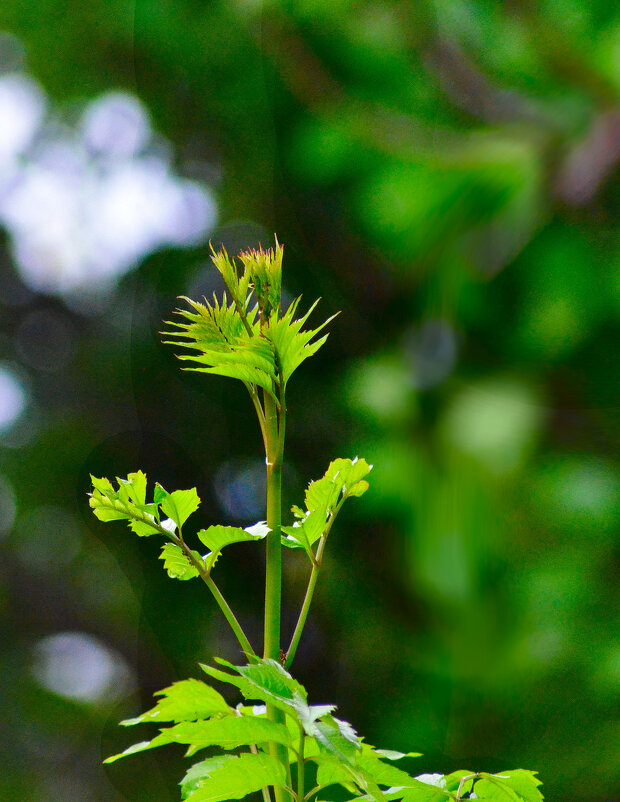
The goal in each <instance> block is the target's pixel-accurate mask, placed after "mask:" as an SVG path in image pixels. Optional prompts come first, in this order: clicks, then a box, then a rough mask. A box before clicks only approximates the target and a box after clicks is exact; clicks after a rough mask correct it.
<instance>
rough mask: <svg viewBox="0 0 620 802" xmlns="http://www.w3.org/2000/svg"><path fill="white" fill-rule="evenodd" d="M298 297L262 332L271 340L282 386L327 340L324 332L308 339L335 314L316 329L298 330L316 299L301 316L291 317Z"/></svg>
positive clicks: (272, 319)
mask: <svg viewBox="0 0 620 802" xmlns="http://www.w3.org/2000/svg"><path fill="white" fill-rule="evenodd" d="M299 300H300V299H299V298H297V299H296V300H294V301H293V302H292V303H291V304H290V306H289V307H288V309H287V310H286V312H285V313H284V314H283V315H282V317H281V318H279V319H278V318H276V317H275V316H272V317H271V318H270V320H269V325H268V326H267V330H266V332H265V334H266V336H267V337H268V338H269V340H270V341H271V342H272V343H273V346H274V350H275V353H276V355H277V364H278V367H279V371H280V376H281V381H282V384H283V386H284V387H286V384H287V382H288V380H289V379H290V378H291V376H292V375H293V373H294V371H295V370H297V368H298V367H299V366H300V365H301V363H302V362H303V361H304V360H306V359H308V357H310V356H312V355H313V354H315V353H316V352H317V351H318V350H319V348H320V347H321V346H322V345H323V343H324V342H325V341H326V340H327V335H325V336H323V337H321V338H320V339H318V340H314V342H311V341H312V340H313V338H314V337H315V336H316V335H317V334H318V333H319V332H320V331H321V329H323V328H324V327H325V326H326V325H327V324H328V323H329V322H330V321H331V320H333V319H334V317H336V316H335V315H333V316H332V317H330V318H329V319H328V320H326V321H325V322H324V323H322V324H321V325H320V326H318V327H317V328H316V329H310V330H308V331H302V330H301V327H302V326H303V325H304V324H305V322H306V321H307V319H308V317H309V316H310V314H311V313H312V311H313V310H314V308H315V307H316V305H317V303H318V301H315V303H314V304H313V305H312V306H311V307H310V309H309V310H308V312H307V313H306V314H305V315H304V316H303V317H301V318H299V319H298V320H294V315H295V312H296V311H297V306H298V305H299Z"/></svg>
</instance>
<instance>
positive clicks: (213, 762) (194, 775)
mask: <svg viewBox="0 0 620 802" xmlns="http://www.w3.org/2000/svg"><path fill="white" fill-rule="evenodd" d="M235 757H236V756H235V755H216V756H215V757H208V758H207V759H206V760H201V761H200V762H199V763H194V765H193V766H192V767H191V768H190V769H188V770H187V772H186V773H185V776H184V777H183V779H182V780H181V782H180V783H179V785H180V786H181V798H182V799H187V797H188V796H189V794H191V793H192V792H193V791H195V790H196V789H197V788H199V787H200V783H201V781H202V780H206V779H207V777H209V776H210V775H211V774H212V773H213V772H214V771H215V770H216V769H219V768H221V767H222V766H223V765H224V763H226V761H227V760H234V759H235Z"/></svg>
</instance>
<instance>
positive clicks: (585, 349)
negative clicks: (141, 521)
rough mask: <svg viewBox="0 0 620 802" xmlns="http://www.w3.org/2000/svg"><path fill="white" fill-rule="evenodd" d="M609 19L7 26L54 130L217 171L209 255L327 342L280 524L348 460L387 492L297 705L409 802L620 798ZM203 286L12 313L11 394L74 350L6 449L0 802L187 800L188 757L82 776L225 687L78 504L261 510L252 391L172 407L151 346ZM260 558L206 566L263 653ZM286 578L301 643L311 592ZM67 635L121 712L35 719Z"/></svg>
mask: <svg viewBox="0 0 620 802" xmlns="http://www.w3.org/2000/svg"><path fill="white" fill-rule="evenodd" d="M614 5H615V4H613V3H609V2H602V0H598V1H597V2H589V3H585V2H583V0H582V1H581V2H579V1H578V0H572V1H571V0H557V1H556V2H554V1H553V0H546V2H541V3H529V2H523V3H501V4H500V3H492V2H482V1H481V0H480V1H477V0H437V1H436V2H425V1H424V0H422V2H415V3H414V2H372V1H369V2H353V1H352V0H298V1H297V2H284V0H283V1H282V2H278V0H264V2H261V0H221V1H220V2H205V1H204V0H201V1H200V2H199V1H198V0H193V1H192V0H174V2H172V0H170V1H169V2H163V0H138V2H137V3H136V2H129V0H108V1H107V2H102V1H101V0H93V1H92V2H89V3H83V2H75V0H67V2H64V3H59V2H57V1H56V2H53V1H52V0H36V2H33V3H29V4H28V3H23V2H20V0H4V2H3V4H2V9H1V10H0V29H2V30H5V31H9V32H11V33H13V34H14V35H15V36H16V37H18V38H19V39H20V40H21V42H22V44H23V47H24V50H25V54H26V63H27V67H28V70H29V72H30V74H31V75H33V76H34V77H35V78H36V79H37V80H38V81H40V83H41V85H42V86H43V87H44V89H45V90H46V91H47V92H48V93H49V95H50V97H51V99H52V101H53V103H54V104H56V105H57V106H58V107H59V108H69V107H71V106H72V105H74V104H79V103H80V102H84V101H87V100H89V99H91V98H94V97H96V96H97V95H98V94H100V93H101V92H103V91H105V90H108V89H125V90H128V91H130V92H135V93H137V95H138V96H139V97H140V99H141V100H142V101H143V102H144V104H145V105H146V107H147V108H148V110H149V113H150V115H151V117H152V122H153V126H154V127H155V128H156V130H158V131H160V132H161V133H162V134H163V135H164V136H165V137H166V138H167V139H168V140H169V141H170V142H171V143H172V145H173V147H174V149H175V152H176V154H177V157H178V163H179V169H182V167H183V165H184V164H188V163H193V164H195V163H200V164H202V165H207V166H208V170H207V177H208V178H209V180H210V182H211V185H212V186H213V187H214V191H215V195H216V198H217V203H218V208H219V224H218V227H217V228H216V230H214V231H213V232H212V235H211V237H212V240H213V243H214V244H215V245H218V244H219V243H222V242H223V243H225V244H226V245H227V246H228V247H229V249H231V250H232V251H234V250H236V249H240V248H242V247H247V246H250V245H256V244H257V243H258V241H259V240H260V241H262V242H263V244H265V245H267V244H269V243H270V242H271V241H272V236H273V232H277V234H278V238H279V240H280V241H281V242H282V243H284V245H285V261H284V271H285V277H284V285H285V288H286V291H287V292H288V295H289V297H292V296H294V295H298V294H300V293H303V295H304V299H305V301H306V303H309V302H310V301H311V300H313V299H314V298H315V297H318V296H321V297H322V299H323V300H322V302H321V304H320V306H319V312H317V313H315V318H314V319H315V321H317V322H318V320H319V315H323V316H327V315H329V314H332V313H334V312H335V311H338V310H341V314H340V315H339V316H338V318H336V320H335V321H333V323H332V324H331V325H330V330H331V334H330V337H329V339H328V342H327V344H326V345H325V346H324V348H323V349H322V350H321V351H320V352H319V353H318V354H317V355H316V356H315V357H313V359H312V360H310V361H309V362H307V363H305V364H304V365H303V367H302V368H301V369H300V370H299V372H298V373H297V374H296V375H295V377H294V379H293V381H291V384H290V391H289V412H290V423H289V432H288V444H287V445H288V468H287V472H286V476H285V504H286V505H287V506H289V505H290V504H292V503H299V502H300V501H301V498H302V492H303V488H304V486H305V484H306V483H307V481H308V480H309V479H311V478H318V477H319V476H320V475H322V473H323V472H324V470H325V469H326V467H327V464H328V463H329V461H330V459H332V458H334V457H336V456H349V457H353V456H355V455H356V454H359V456H364V457H365V458H366V459H368V461H369V462H372V463H373V464H374V466H375V467H374V470H373V473H372V475H371V490H370V491H369V492H368V493H367V494H366V495H365V496H364V497H363V499H361V500H359V501H357V500H356V501H352V502H349V508H348V509H347V508H346V507H345V510H344V511H343V514H342V517H341V518H339V520H338V524H337V526H336V527H335V530H334V533H333V537H332V538H331V542H330V546H329V549H328V560H327V570H326V571H325V572H324V574H323V576H322V579H321V582H320V585H319V590H318V593H317V598H316V603H315V607H314V609H313V612H312V613H311V620H310V623H309V625H308V628H307V631H306V634H305V638H304V641H303V642H302V646H301V648H300V650H299V652H298V658H297V665H296V670H295V672H296V675H297V676H298V677H299V679H300V681H302V682H303V683H304V684H305V685H306V687H307V688H308V690H309V694H310V699H311V700H312V701H314V702H316V703H318V702H334V703H336V704H337V705H338V708H339V711H340V715H341V716H342V717H343V718H345V719H347V720H349V721H351V722H352V723H353V724H354V726H355V727H356V728H357V729H358V731H359V732H360V733H361V734H363V735H364V736H365V737H366V738H367V740H368V741H369V742H370V743H373V744H377V745H379V746H381V747H384V748H391V749H399V750H403V751H409V750H415V751H419V752H423V753H424V757H422V758H419V759H418V760H417V763H416V764H415V765H417V766H419V771H420V772H447V771H450V770H453V769H456V768H471V769H472V770H474V771H475V770H491V771H493V770H501V769H503V768H517V767H523V768H528V769H536V770H538V771H539V772H540V775H541V778H542V779H543V781H544V783H545V786H544V791H545V794H546V797H547V798H548V799H550V800H557V802H560V800H575V802H577V801H578V800H584V801H585V800H587V801H588V802H611V800H618V799H620V780H619V772H618V765H619V763H620V721H619V718H618V712H619V707H620V703H619V695H618V690H619V687H620V640H619V639H618V624H619V623H620V621H619V619H620V616H619V612H620V609H619V603H618V576H619V574H620V572H619V569H620V548H619V537H618V535H619V520H620V482H619V473H618V465H617V461H616V455H617V447H618V434H619V430H620V419H619V415H618V379H619V377H620V367H619V365H618V360H617V353H618V342H619V337H618V335H619V334H620V278H619V277H620V273H619V267H620V238H619V236H618V186H619V182H618V173H617V171H616V166H617V165H616V163H617V160H618V157H619V155H620V153H619V148H618V141H619V140H620V123H619V113H620V112H619V109H618V94H619V91H620V78H619V76H620V69H619V68H620V15H619V14H618V11H617V9H615V8H614ZM4 243H5V244H3V245H2V246H1V247H0V271H2V274H3V275H5V277H6V276H8V275H13V273H14V268H13V266H12V265H11V262H10V253H9V249H8V248H7V247H5V245H6V240H4ZM207 262H208V247H207V246H206V245H204V246H201V247H197V248H194V249H187V250H183V251H178V250H176V251H173V250H171V251H166V252H159V253H156V254H154V255H151V256H150V257H148V258H147V259H145V260H144V261H143V262H142V263H141V264H140V265H139V267H138V268H137V269H136V270H135V271H133V272H132V273H130V274H129V275H127V276H126V277H125V278H123V279H122V281H121V282H120V284H119V287H118V289H117V292H116V296H115V298H114V302H113V303H112V304H111V305H109V306H108V307H106V309H105V310H104V311H103V312H102V313H100V314H98V315H88V314H81V313H80V311H79V310H75V309H68V308H66V307H65V305H64V304H63V303H62V301H61V300H58V299H54V298H50V297H46V296H44V295H32V296H31V297H30V298H29V300H28V302H27V304H26V305H23V304H22V305H16V304H10V303H8V300H7V298H6V297H5V298H4V299H3V298H0V311H1V323H0V326H1V338H0V348H1V351H0V357H2V358H3V359H6V360H8V361H10V362H13V363H19V362H20V356H19V353H18V351H17V350H16V346H15V342H16V340H15V336H16V332H17V330H18V328H19V325H20V321H21V319H22V318H23V316H24V315H25V314H26V313H27V312H30V311H32V310H34V309H45V310H50V311H51V312H52V313H53V314H55V315H60V316H61V317H62V318H63V320H64V321H65V322H66V323H67V325H68V326H70V330H71V331H72V332H73V337H74V355H73V359H72V361H71V362H70V364H69V365H68V366H67V367H66V368H65V369H64V370H62V371H60V372H57V373H50V372H45V371H41V370H39V371H37V370H35V369H33V368H30V367H28V366H24V368H23V369H24V371H25V372H26V373H27V374H28V381H29V385H30V388H31V392H32V393H33V396H34V397H35V398H36V400H37V403H38V408H39V410H40V420H39V424H38V425H39V428H38V431H37V436H36V438H35V439H33V440H31V441H30V442H29V443H28V444H26V445H24V446H23V447H22V448H10V447H9V446H7V445H5V444H2V443H1V442H0V460H1V463H0V464H1V470H2V474H3V475H4V476H5V477H6V478H7V479H8V480H9V481H10V483H11V484H12V486H13V487H14V489H15V497H16V503H17V517H16V521H15V525H14V526H13V528H12V530H11V531H10V532H9V533H5V537H4V539H3V540H2V542H1V543H0V549H1V551H2V558H1V561H0V605H1V609H2V613H3V619H2V624H1V627H2V630H1V643H2V646H1V647H0V677H1V687H2V690H1V691H0V693H1V694H2V697H1V699H0V703H1V707H2V711H3V712H2V719H3V721H2V730H3V739H2V746H1V747H0V750H1V752H0V755H1V757H0V760H1V762H2V765H3V770H2V772H1V773H0V798H2V799H6V800H9V799H11V800H12V799H23V800H28V802H31V801H32V802H39V800H41V802H43V800H45V802H57V801H58V802H60V801H61V800H63V802H64V800H76V802H78V801H79V802H100V800H101V802H103V800H105V802H116V801H117V800H125V799H129V800H157V802H159V800H173V799H177V798H178V789H177V788H176V783H177V782H178V780H179V779H180V776H181V773H182V770H183V769H182V766H183V760H182V757H181V752H180V750H179V751H175V749H174V748H167V749H166V750H162V751H161V754H152V755H139V756H136V757H134V758H131V759H128V760H127V761H121V762H120V763H118V764H114V765H112V766H108V767H103V766H101V765H100V762H101V759H102V758H103V757H105V756H106V755H108V754H111V753H113V752H117V751H119V747H124V746H125V745H126V744H128V743H130V742H131V741H132V738H133V739H134V740H135V738H134V736H135V735H136V733H135V732H127V731H124V730H121V729H119V728H118V727H117V726H116V722H117V721H118V720H119V719H120V718H123V717H127V716H128V715H132V714H134V713H135V712H136V711H138V710H142V709H145V708H146V706H149V704H150V699H151V694H152V693H153V692H154V691H155V690H158V689H159V688H161V687H163V686H164V685H166V684H169V682H170V681H172V680H175V679H180V678H184V677H186V676H199V670H198V668H197V663H198V661H199V660H202V661H208V660H210V659H211V657H212V656H213V655H214V654H218V655H221V656H224V657H227V658H230V659H237V658H238V657H239V655H238V650H237V649H236V647H235V644H234V642H233V640H231V637H230V635H229V633H228V632H227V630H226V628H225V625H224V624H223V623H222V622H221V621H220V620H219V618H218V616H217V613H216V609H215V606H214V604H213V603H212V601H211V599H210V598H209V597H208V594H206V592H203V589H202V587H200V586H199V585H198V583H180V582H179V583H176V582H173V581H171V580H169V579H168V578H167V577H166V576H165V574H164V572H163V571H162V569H161V563H159V562H158V560H157V555H158V550H157V547H156V544H155V543H153V542H151V541H150V540H138V539H137V538H136V537H134V536H132V535H131V533H130V532H129V530H127V529H126V528H125V527H124V526H123V525H122V524H119V525H116V526H113V525H111V524H108V525H104V524H100V523H99V522H97V521H96V520H95V519H94V517H93V516H92V515H90V512H89V510H88V506H87V501H86V493H87V491H88V487H89V485H88V473H89V472H90V473H93V474H95V475H98V476H101V475H119V476H121V475H126V473H127V472H128V471H131V470H135V469H137V468H142V469H143V470H145V471H146V472H147V474H148V476H149V478H150V479H151V480H153V481H155V480H157V481H160V482H161V483H162V484H163V485H164V486H165V487H166V488H168V489H174V488H184V487H191V486H194V485H196V486H197V488H198V492H199V495H200V496H201V498H202V499H203V505H202V508H201V511H200V512H199V514H198V517H199V518H200V522H199V525H201V526H204V525H207V524H209V523H215V522H228V523H237V524H238V523H242V524H243V525H247V524H248V523H253V522H254V520H256V517H262V515H263V513H262V512H259V513H258V515H257V516H255V517H254V518H253V519H252V520H250V519H249V518H248V519H247V520H244V519H243V517H241V518H239V519H236V520H231V519H230V516H228V517H227V515H228V514H227V512H226V508H225V505H224V504H223V503H222V500H221V499H222V492H223V491H222V487H224V490H226V487H228V486H229V485H230V481H231V479H230V477H231V476H234V477H236V479H235V481H236V482H237V484H236V485H235V487H237V491H238V492H239V493H241V495H242V496H243V494H244V493H245V494H246V495H247V494H249V495H250V496H252V494H254V496H255V495H256V493H257V492H259V491H257V482H258V485H260V482H259V480H258V478H257V477H258V476H260V472H259V468H260V465H261V460H262V457H261V443H260V438H259V434H258V431H257V428H256V426H255V422H254V420H253V417H252V416H253V411H252V408H251V405H250V404H249V403H248V399H247V398H246V397H245V396H244V392H245V391H244V390H243V388H242V387H241V385H239V386H237V385H236V384H235V383H233V382H232V381H226V380H225V379H222V378H218V377H210V376H209V377H206V376H201V375H198V374H187V373H185V374H182V373H181V372H180V371H179V369H178V367H179V365H178V362H176V361H175V359H174V356H173V354H172V349H170V347H169V346H164V345H162V344H161V342H160V338H159V337H158V334H157V332H158V331H159V330H160V329H161V327H162V326H161V321H162V319H164V318H168V317H169V315H170V312H171V310H172V309H173V308H174V307H175V305H176V303H177V301H176V296H178V295H181V294H186V293H188V292H189V291H190V290H191V291H192V292H195V293H196V294H202V293H203V292H211V291H212V289H213V288H215V287H217V286H218V285H217V283H216V282H215V280H214V279H213V276H212V273H211V271H210V269H209V267H208V265H207ZM244 483H245V484H246V485H247V487H245V488H244ZM239 487H240V488H241V489H239ZM218 488H219V489H218ZM42 510H43V512H42ZM45 510H48V511H49V510H52V513H53V514H50V515H46V514H45ZM68 532H69V534H67V533H68ZM67 539H68V540H67ZM67 544H69V546H70V548H68V546H67ZM259 550H260V547H259V546H255V545H254V544H247V545H246V544H243V545H240V546H238V547H236V548H231V549H230V551H229V553H228V554H226V555H225V556H224V558H222V559H221V561H220V563H219V564H218V566H217V573H218V576H219V582H220V584H221V586H222V587H223V588H224V589H225V590H226V592H227V596H229V597H230V600H231V603H232V605H233V607H234V608H235V610H236V611H237V612H238V614H239V617H240V619H241V620H242V621H243V624H244V627H245V628H246V630H247V631H248V632H250V633H252V634H253V635H254V638H255V639H259V638H260V631H261V616H262V599H261V594H262V587H261V585H262V569H263V562H262V560H263V558H262V555H260V556H259ZM286 557H287V559H288V562H287V566H286V570H285V591H286V596H287V599H288V602H287V607H286V611H285V614H284V626H285V631H286V632H287V633H289V632H290V631H291V630H292V627H293V625H294V621H295V615H296V612H297V607H298V604H299V602H300V600H301V596H302V594H303V589H304V582H305V571H306V567H305V564H304V562H303V559H300V560H297V559H295V557H296V555H294V556H293V557H291V556H290V555H289V554H287V555H286ZM194 584H195V586H194ZM62 632H79V633H87V634H88V635H91V636H93V637H95V638H97V639H98V642H100V643H103V644H105V645H106V646H107V647H109V648H110V649H113V650H115V651H113V652H112V654H119V655H122V656H123V659H124V661H125V664H126V665H127V666H128V669H129V671H130V674H131V677H130V679H129V680H128V684H127V688H128V689H129V690H127V692H126V693H123V694H120V695H116V696H115V695H114V694H110V696H109V698H106V697H103V698H100V699H99V700H97V701H93V702H80V701H77V700H71V699H67V698H64V697H63V696H62V695H58V694H54V693H52V692H51V691H49V690H46V689H45V687H42V686H41V684H40V683H38V682H37V679H36V672H34V673H33V668H32V665H33V660H34V659H35V658H34V656H33V655H36V653H37V652H36V650H37V643H38V642H39V641H40V640H41V639H42V638H44V637H46V636H49V635H52V634H54V633H62ZM132 689H133V690H132ZM146 736H147V733H146V732H145V733H144V734H140V733H138V740H139V739H140V738H141V737H146ZM415 765H413V764H412V766H413V768H415Z"/></svg>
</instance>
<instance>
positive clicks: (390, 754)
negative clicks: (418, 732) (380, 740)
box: [370, 747, 468, 773]
mask: <svg viewBox="0 0 620 802" xmlns="http://www.w3.org/2000/svg"><path fill="white" fill-rule="evenodd" d="M370 748H371V749H372V750H373V752H374V753H375V755H379V757H384V758H385V759H386V760H402V758H404V757H422V753H421V752H396V751H394V749H374V748H373V747H370ZM466 773H468V772H466Z"/></svg>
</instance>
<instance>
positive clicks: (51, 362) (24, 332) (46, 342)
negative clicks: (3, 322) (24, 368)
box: [15, 309, 76, 372]
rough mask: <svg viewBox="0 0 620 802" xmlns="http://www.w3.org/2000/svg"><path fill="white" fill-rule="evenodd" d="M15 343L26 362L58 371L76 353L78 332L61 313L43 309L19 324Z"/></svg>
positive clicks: (50, 370)
mask: <svg viewBox="0 0 620 802" xmlns="http://www.w3.org/2000/svg"><path fill="white" fill-rule="evenodd" d="M15 343H16V348H17V352H18V353H19V355H20V356H21V358H22V359H23V361H24V362H26V364H28V365H30V366H31V367H33V368H37V369H38V370H43V371H49V372H56V371H58V370H62V369H63V368H65V367H66V366H67V365H68V364H69V363H70V362H71V360H72V358H73V355H74V353H75V344H76V333H75V331H74V330H73V326H72V325H71V323H69V321H68V320H67V319H66V318H65V317H64V316H63V315H61V314H60V313H58V312H54V311H52V310H50V309H40V310H36V311H34V312H31V313H30V314H28V315H26V317H25V318H24V319H23V320H22V322H21V323H20V325H19V327H18V329H17V332H16V335H15Z"/></svg>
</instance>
